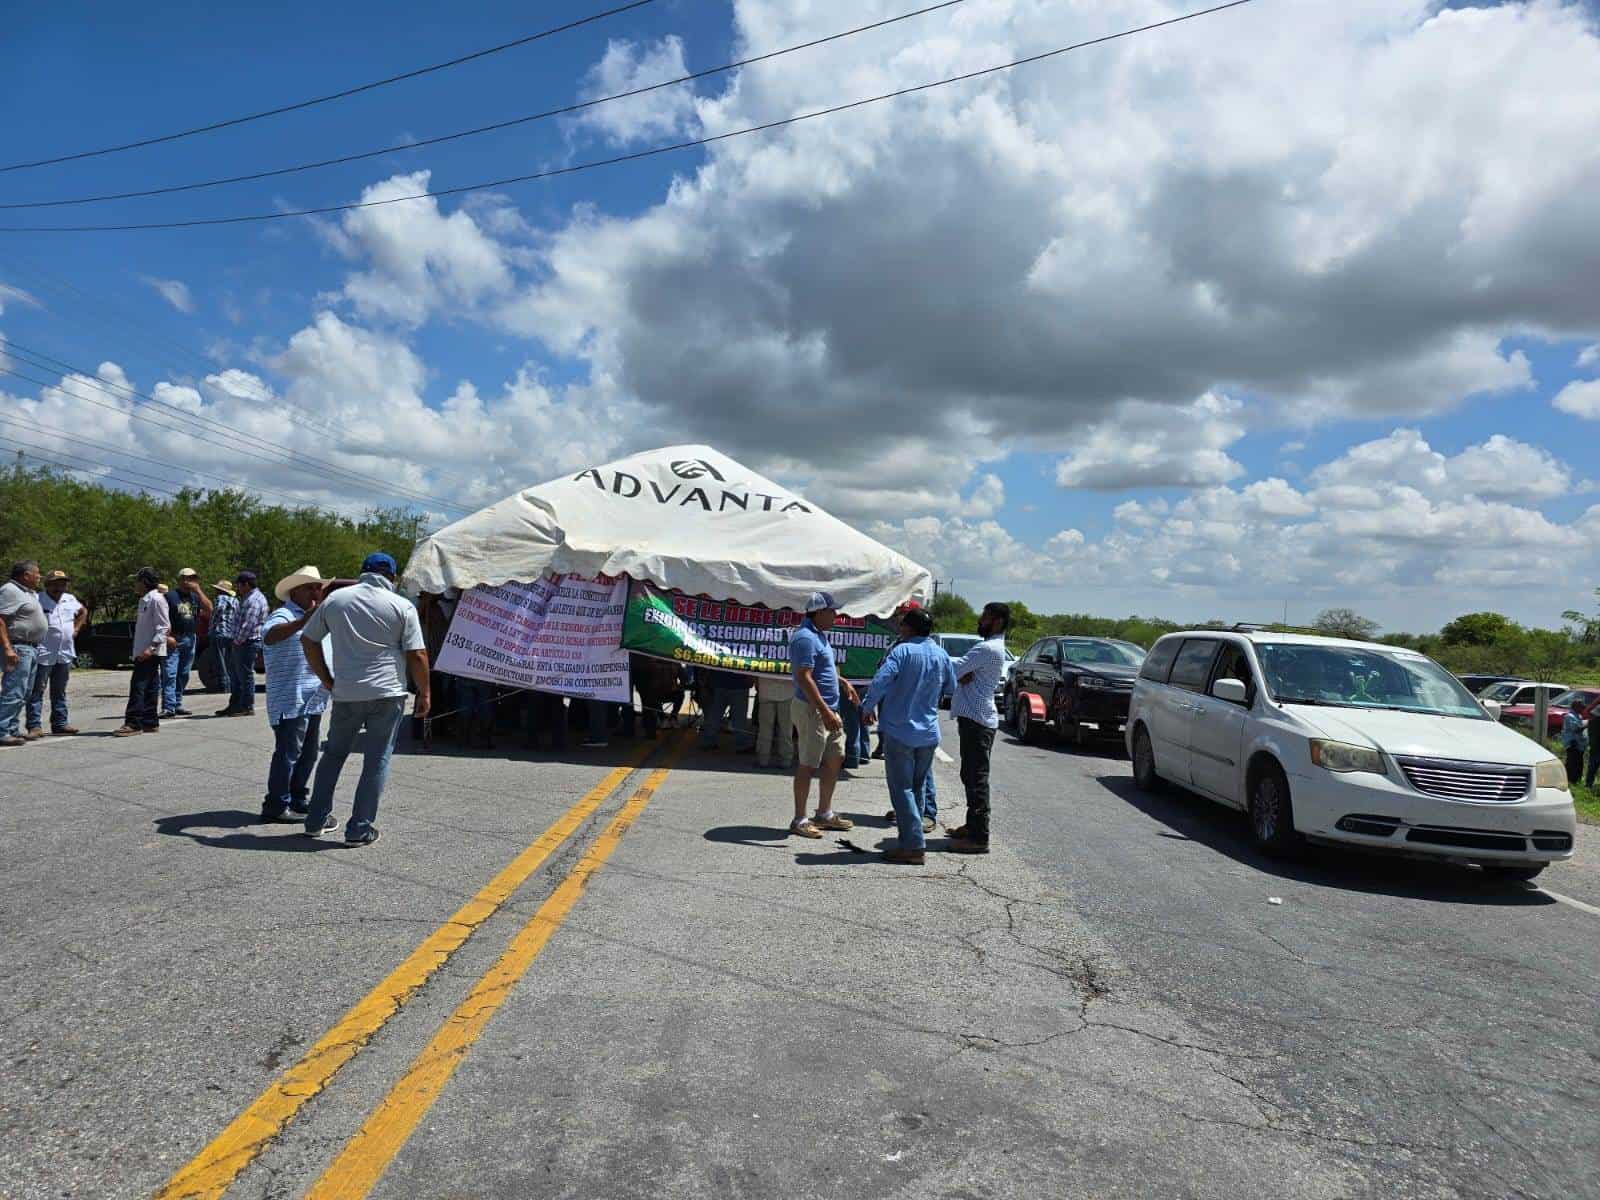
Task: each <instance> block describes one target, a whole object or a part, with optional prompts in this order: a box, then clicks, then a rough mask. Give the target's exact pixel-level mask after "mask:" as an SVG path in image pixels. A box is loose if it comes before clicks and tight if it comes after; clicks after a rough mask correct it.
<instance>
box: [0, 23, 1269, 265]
mask: <svg viewBox="0 0 1600 1200" xmlns="http://www.w3.org/2000/svg"><path fill="white" fill-rule="evenodd" d="M1251 2H1252V0H1228V3H1226V4H1217V5H1213V6H1212V7H1210V8H1202V9H1198V10H1196V11H1194V12H1189V13H1183V14H1181V15H1179V16H1176V17H1168V18H1167V19H1165V20H1162V21H1152V22H1150V23H1149V24H1147V25H1139V26H1135V27H1134V28H1132V29H1124V30H1121V31H1119V32H1117V33H1108V34H1105V35H1103V36H1101V37H1097V38H1088V39H1086V40H1084V41H1081V42H1073V43H1072V44H1070V45H1067V46H1058V47H1056V48H1055V49H1054V50H1045V51H1043V52H1041V53H1039V54H1029V55H1027V56H1025V57H1023V58H1015V59H1012V60H1011V61H1010V62H1004V63H996V64H995V65H994V66H992V67H982V68H980V69H978V70H976V71H966V72H963V73H962V74H960V75H950V76H947V77H946V78H944V79H935V80H931V81H930V82H928V83H919V84H914V85H912V86H910V87H903V88H897V89H896V90H894V91H892V92H882V93H880V94H878V95H876V96H866V97H864V98H862V99H860V100H851V101H848V102H846V103H844V104H834V105H830V106H829V107H827V108H818V109H813V110H812V111H811V112H805V113H799V114H796V115H795V116H792V117H784V118H782V119H780V120H777V121H766V122H763V123H762V124H760V125H747V126H745V127H744V128H742V129H732V130H729V131H728V132H726V133H717V134H712V135H710V136H708V137H702V138H694V139H692V140H690V141H684V142H674V143H672V144H671V145H667V146H655V147H652V148H651V149H649V150H638V151H635V152H633V153H631V154H619V155H616V156H614V157H612V158H600V159H591V160H589V161H588V162H581V163H574V164H572V165H571V166H567V167H556V168H552V169H551V170H548V171H534V172H532V173H530V174H527V175H508V176H506V177H505V178H503V179H491V180H489V181H487V182H485V183H468V184H462V185H461V186H459V187H452V188H439V189H437V190H435V191H430V192H415V193H412V194H411V195H408V196H390V197H387V198H385V199H383V200H358V201H354V202H352V203H349V204H327V205H323V206H321V207H319V208H298V209H287V210H282V211H278V212H268V213H247V214H242V215H240V216H234V217H194V218H191V219H189V220H187V221H144V222H129V223H124V224H116V225H0V233H127V232H132V231H136V230H146V229H192V228H196V227H199V226H207V225H241V224H245V223H248V222H255V221H281V220H284V219H285V218H288V217H314V216H325V215H326V214H328V213H338V212H351V211H353V210H355V209H362V208H380V207H382V206H384V205H389V204H402V203H405V202H406V201H409V200H430V199H438V198H439V197H442V196H458V195H461V194H463V193H465V192H482V191H487V190H488V189H490V188H497V187H506V186H508V185H510V184H513V183H529V182H532V181H533V180H537V179H554V178H556V177H557V176H561V175H575V174H577V173H578V172H580V171H590V170H594V169H595V168H597V167H610V166H616V165H617V164H619V163H627V162H637V161H639V160H640V159H645V158H654V157H656V156H657V155H661V154H671V153H674V152H675V151H679V150H692V149H694V148H695V147H697V146H709V145H712V144H713V143H716V142H724V141H727V140H728V139H730V138H736V137H744V136H746V135H747V134H752V133H765V132H767V131H769V130H773V129H783V128H786V127H787V126H790V125H798V124H799V123H800V122H802V121H812V120H815V119H817V118H818V117H827V116H832V115H834V114H835V113H841V112H848V111H850V110H851V109H857V108H865V107H867V106H868V105H871V104H880V103H882V102H884V101H886V100H897V99H899V98H901V97H903V96H911V95H915V94H916V93H918V92H926V91H931V90H932V89H934V88H940V87H946V86H948V85H950V84H953V83H965V82H966V81H968V80H971V79H980V78H982V77H984V76H987V75H994V74H996V73H998V72H1000V71H1009V70H1012V69H1013V68H1015V67H1021V66H1027V65H1029V64H1032V63H1038V62H1043V61H1045V60H1046V59H1051V58H1056V57H1057V56H1059V55H1062V54H1068V53H1070V52H1072V51H1074V50H1082V49H1085V48H1086V47H1089V46H1099V45H1103V44H1104V43H1106V42H1114V41H1118V40H1119V39H1121V38H1128V37H1133V36H1134V35H1136V34H1140V33H1149V32H1150V31H1152V30H1156V29H1164V28H1166V27H1167V26H1169V25H1178V24H1181V23H1183V22H1185V21H1193V20H1196V19H1197V18H1199V17H1206V16H1210V15H1212V14H1213V13H1219V12H1224V11H1226V10H1227V9H1230V8H1239V7H1241V6H1243V5H1246V4H1249V3H1251Z"/></svg>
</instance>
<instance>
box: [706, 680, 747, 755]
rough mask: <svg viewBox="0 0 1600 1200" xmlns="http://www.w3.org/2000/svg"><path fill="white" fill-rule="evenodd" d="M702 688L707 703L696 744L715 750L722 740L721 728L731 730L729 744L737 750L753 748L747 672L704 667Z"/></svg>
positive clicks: (740, 751) (742, 751)
mask: <svg viewBox="0 0 1600 1200" xmlns="http://www.w3.org/2000/svg"><path fill="white" fill-rule="evenodd" d="M705 682H706V688H707V690H709V692H710V693H711V703H710V705H709V706H708V707H707V708H706V711H705V716H704V718H703V720H702V723H701V726H700V739H699V743H698V748H699V749H701V750H715V749H717V748H718V747H719V746H720V745H721V742H722V731H723V730H724V729H731V730H732V731H733V743H734V746H733V748H734V749H735V750H736V751H738V752H739V753H744V752H745V751H746V750H752V749H754V748H755V739H754V738H752V737H751V736H750V676H748V675H744V674H741V673H740V672H738V671H707V672H706V681H705Z"/></svg>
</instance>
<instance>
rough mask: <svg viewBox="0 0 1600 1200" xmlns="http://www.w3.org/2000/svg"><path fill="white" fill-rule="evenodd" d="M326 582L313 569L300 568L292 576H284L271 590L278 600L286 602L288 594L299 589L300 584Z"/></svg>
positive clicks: (319, 572)
mask: <svg viewBox="0 0 1600 1200" xmlns="http://www.w3.org/2000/svg"><path fill="white" fill-rule="evenodd" d="M326 582H327V580H326V579H324V578H323V577H322V572H321V571H319V570H317V569H316V568H315V567H301V568H300V569H299V570H298V571H296V572H295V573H294V574H293V575H285V576H284V577H283V578H282V579H280V580H278V586H277V587H275V588H273V589H272V590H273V591H274V592H275V593H277V597H278V599H279V600H287V599H288V598H289V593H290V592H292V591H294V589H295V588H297V587H299V586H300V585H301V584H302V583H326Z"/></svg>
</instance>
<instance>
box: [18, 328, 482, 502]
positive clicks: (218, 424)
mask: <svg viewBox="0 0 1600 1200" xmlns="http://www.w3.org/2000/svg"><path fill="white" fill-rule="evenodd" d="M18 351H20V352H21V353H20V354H19V353H18ZM3 353H4V354H5V356H6V357H10V358H15V359H17V360H18V361H20V362H23V363H25V364H26V365H28V366H31V367H33V368H34V369H35V370H44V371H66V372H69V373H71V374H72V375H74V376H77V377H78V378H76V379H74V380H63V381H62V384H51V383H41V382H40V381H39V380H36V379H32V378H30V377H28V376H24V375H18V377H19V378H23V379H27V380H28V382H30V383H34V384H36V385H38V386H41V387H63V385H64V384H65V383H67V382H81V383H84V384H86V385H88V386H89V387H91V388H94V389H95V390H96V391H99V392H101V393H102V394H104V395H109V396H113V397H114V398H116V399H120V400H125V401H127V402H128V403H129V404H130V406H131V407H130V408H129V409H124V408H122V407H121V406H120V405H110V404H105V403H103V402H97V401H95V400H93V398H91V397H87V396H82V395H78V396H76V398H78V399H84V400H89V402H90V403H100V405H101V407H104V408H110V409H112V410H113V411H116V412H124V413H126V412H134V413H138V412H140V411H141V409H140V406H139V405H138V403H137V401H138V400H143V401H145V402H146V403H147V404H150V405H155V406H157V407H158V408H159V409H161V410H163V412H162V415H163V416H166V415H167V414H168V413H170V414H172V415H171V417H169V418H168V419H169V420H170V419H176V420H178V421H180V422H182V423H184V424H185V425H190V426H194V425H200V426H205V427H209V428H211V429H214V430H216V431H217V433H218V434H220V435H222V436H225V437H228V438H230V439H232V440H233V441H234V442H235V443H240V444H235V445H228V444H223V443H218V442H216V441H215V440H214V438H210V437H206V436H205V434H204V433H203V432H199V433H197V432H193V431H191V430H188V429H179V430H173V429H171V427H170V426H164V428H167V429H169V430H170V431H171V432H177V433H183V434H185V435H186V436H189V437H196V438H198V440H200V441H207V442H211V443H212V444H213V445H219V446H220V447H221V448H222V449H224V450H228V451H230V452H232V453H242V454H246V455H249V456H250V457H253V458H258V459H261V461H263V462H271V463H276V464H278V465H290V466H299V467H301V469H303V470H306V471H308V472H310V473H312V474H316V475H320V476H322V477H323V478H324V479H332V480H333V481H334V482H337V483H340V484H342V485H343V486H345V487H349V486H352V485H359V486H362V487H369V488H376V489H378V491H379V492H380V493H381V494H384V495H391V496H396V497H401V498H404V499H408V500H411V501H412V502H414V503H424V504H429V505H432V506H435V507H444V508H453V509H456V510H457V511H460V512H470V511H471V510H470V509H469V508H467V507H466V506H465V505H461V504H456V503H454V502H453V501H449V500H444V499H442V498H440V497H438V496H430V495H428V494H427V493H425V492H419V491H416V490H414V489H411V488H404V487H400V486H397V485H395V484H392V483H387V482H385V481H383V480H381V479H378V478H377V477H375V476H371V475H366V474H364V473H362V472H360V471H356V470H353V469H351V468H348V467H341V466H339V465H338V464H337V463H330V462H327V461H325V460H323V459H319V458H314V457H312V456H311V455H309V454H303V453H302V452H300V451H298V450H294V449H291V448H290V447H288V446H284V445H281V444H279V443H277V442H273V441H271V440H270V439H267V438H263V437H260V436H259V435H256V434H247V433H243V432H241V431H239V430H236V429H234V428H233V427H232V426H230V425H228V424H226V423H225V422H222V421H216V420H213V419H211V418H209V417H203V416H199V415H197V414H195V413H191V412H189V411H188V410H187V409H184V408H180V407H179V406H178V405H175V404H168V403H167V402H165V401H163V400H158V399H156V398H155V397H153V396H150V395H148V394H146V393H144V392H140V391H138V390H136V389H134V388H130V387H126V386H124V385H122V384H116V383H109V382H108V381H106V380H102V379H99V378H98V377H97V376H95V375H93V374H91V373H90V372H88V371H85V370H83V369H82V368H81V367H77V366H74V365H73V364H72V363H69V362H65V361H64V360H62V359H58V358H55V357H53V356H51V355H48V354H45V353H43V352H42V351H38V350H33V349H31V348H29V347H28V346H25V345H23V344H22V343H20V342H14V341H8V342H6V343H5V345H4V350H3ZM40 360H42V361H40ZM5 373H6V374H18V373H17V372H15V371H5ZM113 389H115V390H113ZM63 390H64V388H63ZM68 394H69V395H71V394H73V393H68ZM252 443H254V444H255V445H258V446H260V447H262V448H264V449H270V450H275V451H278V452H279V453H281V454H283V455H285V456H286V457H285V458H284V459H276V458H268V457H266V456H265V455H263V454H262V453H260V452H259V451H257V450H255V449H253V448H252ZM296 460H298V461H296ZM307 464H309V465H307Z"/></svg>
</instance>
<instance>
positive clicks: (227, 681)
mask: <svg viewBox="0 0 1600 1200" xmlns="http://www.w3.org/2000/svg"><path fill="white" fill-rule="evenodd" d="M206 653H208V654H210V655H211V661H212V662H214V663H216V664H217V691H219V692H221V693H222V694H223V695H224V696H226V697H228V703H230V704H231V703H233V664H232V663H231V662H229V661H228V660H229V659H231V658H232V657H233V643H232V642H230V641H226V640H223V639H219V638H212V639H211V642H210V644H209V645H208V646H207V648H206Z"/></svg>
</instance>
